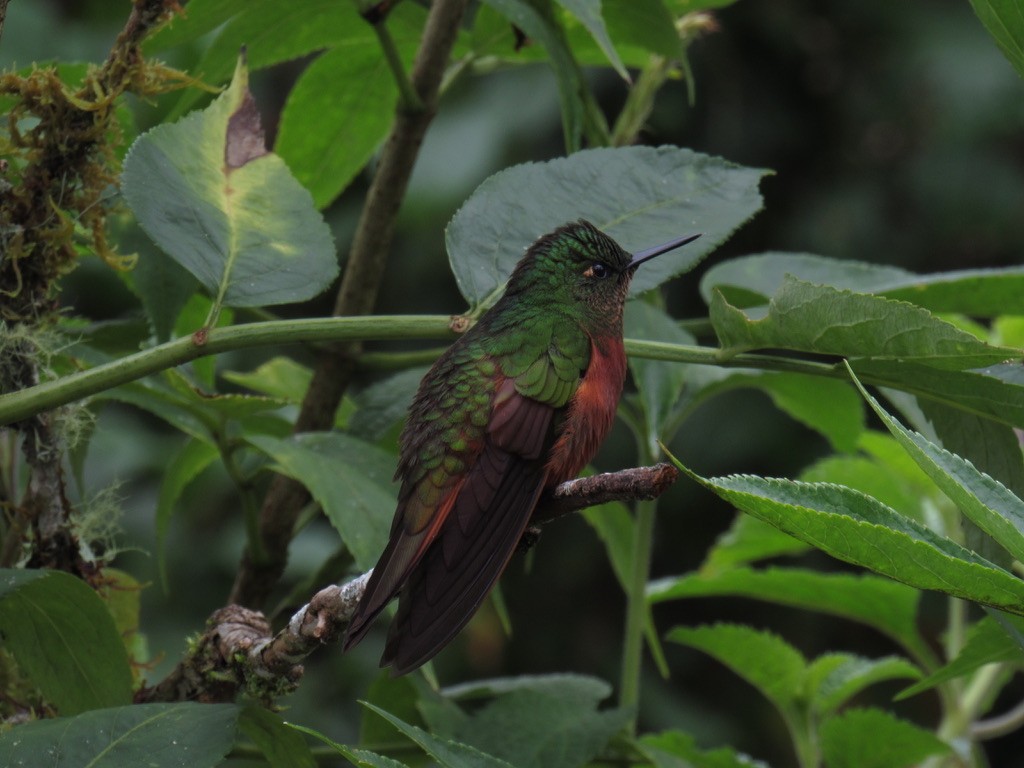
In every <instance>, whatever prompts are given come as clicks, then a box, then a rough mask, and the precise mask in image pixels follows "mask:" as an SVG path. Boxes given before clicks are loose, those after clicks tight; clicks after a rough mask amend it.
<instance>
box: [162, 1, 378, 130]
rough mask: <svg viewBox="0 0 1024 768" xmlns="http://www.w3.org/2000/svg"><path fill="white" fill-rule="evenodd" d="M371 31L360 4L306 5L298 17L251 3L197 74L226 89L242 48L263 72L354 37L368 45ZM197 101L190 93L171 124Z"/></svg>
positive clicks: (278, 7) (215, 42)
mask: <svg viewBox="0 0 1024 768" xmlns="http://www.w3.org/2000/svg"><path fill="white" fill-rule="evenodd" d="M189 13H190V14H191V11H190V12H189ZM368 26H369V25H367V24H366V22H364V21H363V20H362V19H361V18H360V17H359V14H358V8H357V7H356V4H355V3H337V2H331V1H330V0H305V2H303V6H302V13H294V9H293V8H288V7H285V6H282V5H280V4H275V3H272V2H267V1H266V0H259V1H258V2H252V3H248V4H247V5H246V7H245V8H244V9H242V12H241V13H238V14H235V15H234V16H233V18H231V20H230V21H229V22H228V23H226V24H224V25H223V26H221V27H220V29H219V30H218V32H217V36H216V38H215V39H214V40H213V42H212V43H211V44H210V45H209V46H208V47H207V48H206V53H205V54H203V57H202V58H201V59H200V61H199V63H198V64H196V65H195V66H194V67H193V70H192V71H194V72H197V73H199V74H200V75H201V77H202V78H203V80H204V81H206V82H208V83H223V82H224V81H226V80H227V79H228V78H229V77H231V72H232V69H233V68H234V65H235V58H236V54H237V52H238V51H239V50H241V49H242V48H245V49H246V51H247V52H248V55H249V64H250V66H251V67H252V68H253V69H254V70H258V69H262V68H264V67H269V66H271V65H273V64H279V63H281V62H284V61H291V60H294V59H298V58H300V57H302V56H307V55H309V54H311V53H313V52H315V51H318V50H321V49H323V48H330V47H333V46H335V45H342V46H343V45H345V44H346V43H347V42H348V40H349V39H350V38H351V37H355V38H356V39H366V38H367V35H366V32H367V29H366V28H367V27H368ZM374 47H377V46H376V45H375V46H374ZM198 97H199V93H198V92H196V91H195V90H192V91H186V92H185V93H184V94H183V95H182V97H181V98H180V99H179V100H178V103H177V104H176V105H175V106H174V109H173V110H171V113H170V116H171V118H172V119H174V118H177V117H180V116H181V115H182V114H184V113H185V112H186V111H187V110H188V109H189V108H190V107H191V106H192V105H193V104H195V102H196V101H197V100H198Z"/></svg>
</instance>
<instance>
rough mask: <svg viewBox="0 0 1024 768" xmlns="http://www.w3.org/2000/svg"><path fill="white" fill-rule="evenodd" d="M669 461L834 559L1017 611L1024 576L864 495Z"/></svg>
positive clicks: (1021, 606)
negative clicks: (706, 472)
mask: <svg viewBox="0 0 1024 768" xmlns="http://www.w3.org/2000/svg"><path fill="white" fill-rule="evenodd" d="M677 466H679V467H680V469H682V470H683V471H684V472H686V473H687V474H688V475H690V477H692V478H693V479H694V480H696V481H697V482H699V483H700V484H701V485H704V486H705V487H706V488H708V489H710V490H711V491H713V492H714V493H716V494H717V495H719V496H721V497H722V498H724V499H726V500H727V501H729V502H731V503H733V504H735V505H736V506H737V507H739V508H740V509H742V510H743V511H745V512H749V513H750V514H752V515H754V516H755V517H758V518H760V519H761V520H764V521H765V522H766V523H770V524H771V525H774V526H777V527H778V528H780V529H781V530H783V531H785V532H786V533H789V534H790V535H792V536H796V537H797V538H799V539H802V540H804V541H806V542H807V543H809V544H812V545H814V546H815V547H817V548H818V549H820V550H822V551H823V552H826V553H828V554H830V555H832V556H833V557H836V558H838V559H840V560H845V561H846V562H849V563H854V564H855V565H861V566H864V567H865V568H869V569H871V570H873V571H875V572H877V573H880V574H882V575H884V576H888V577H890V578H892V579H895V580H896V581H901V582H903V583H904V584H909V585H910V586H912V587H918V588H919V589H934V590H938V591H940V592H945V593H946V594H950V595H953V596H954V597H962V598H965V599H967V600H974V601H975V602H978V603H982V604H983V605H991V606H993V607H995V608H1002V609H1003V610H1007V611H1009V612H1011V613H1016V614H1024V582H1021V580H1020V579H1018V578H1016V577H1015V576H1013V575H1012V574H1010V573H1008V572H1007V571H1004V570H1003V569H1002V568H999V567H998V566H996V565H993V564H992V563H990V562H989V561H987V560H985V559H984V558H982V557H979V556H977V555H975V554H974V553H973V552H971V551H970V550H967V549H965V548H963V547H961V546H960V545H959V544H956V543H955V542H953V541H950V540H949V539H946V538H943V537H942V536H939V535H938V534H936V533H934V532H933V531H931V530H930V529H928V528H925V527H924V526H923V525H921V524H920V523H917V522H915V521H914V520H911V519H909V518H906V517H903V516H902V515H899V514H898V513H896V512H894V511H893V510H892V509H890V508H889V507H886V506H885V505H884V504H882V503H881V502H879V501H877V500H876V499H872V498H871V497H870V496H865V495H864V494H862V493H860V492H858V491H854V490H853V489H850V488H846V487H843V486H835V485H828V484H820V483H798V482H794V481H791V480H781V479H772V478H761V477H752V476H749V475H733V476H730V477H719V478H710V479H705V478H701V477H698V476H697V475H695V474H693V473H692V472H690V471H689V470H687V469H686V468H685V467H682V466H681V465H678V464H677Z"/></svg>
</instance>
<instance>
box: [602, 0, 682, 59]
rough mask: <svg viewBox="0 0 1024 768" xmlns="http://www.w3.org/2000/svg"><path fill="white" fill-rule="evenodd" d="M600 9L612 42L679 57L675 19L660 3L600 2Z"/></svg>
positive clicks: (648, 0) (634, 0) (647, 0)
mask: <svg viewBox="0 0 1024 768" xmlns="http://www.w3.org/2000/svg"><path fill="white" fill-rule="evenodd" d="M601 9H602V11H603V12H604V18H605V22H606V23H607V25H608V30H609V32H610V33H611V36H612V39H613V40H615V41H616V42H621V43H626V44H629V45H637V46H640V47H641V48H644V49H645V50H647V51H650V52H651V53H656V54H658V55H659V56H664V57H665V58H666V59H673V60H675V59H679V58H680V57H681V56H682V55H683V48H682V44H681V42H680V40H679V33H677V32H676V25H675V19H674V18H673V17H672V14H671V13H669V10H668V8H666V7H665V4H664V3H663V2H661V0H604V2H603V3H602V6H601Z"/></svg>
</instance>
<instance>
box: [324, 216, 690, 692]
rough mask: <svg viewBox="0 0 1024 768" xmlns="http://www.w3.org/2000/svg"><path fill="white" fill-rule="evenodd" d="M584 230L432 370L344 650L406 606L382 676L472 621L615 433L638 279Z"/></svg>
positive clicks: (547, 255)
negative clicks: (539, 511)
mask: <svg viewBox="0 0 1024 768" xmlns="http://www.w3.org/2000/svg"><path fill="white" fill-rule="evenodd" d="M699 236H700V235H690V236H688V237H681V238H678V239H676V240H673V241H671V242H668V243H665V244H663V245H659V246H657V247H654V248H650V249H648V250H645V251H641V252H640V253H637V254H632V255H631V254H629V253H627V252H626V251H625V250H623V249H622V248H621V247H620V246H619V245H618V243H616V242H615V241H614V240H612V239H611V238H610V237H608V236H607V235H606V234H604V233H603V232H601V231H600V230H598V229H597V228H596V227H594V226H593V225H592V224H590V223H588V222H586V221H579V222H576V223H573V224H568V225H566V226H563V227H561V228H559V229H557V230H555V231H554V232H552V233H550V234H548V235H545V236H544V237H542V238H540V239H539V240H538V241H537V242H535V243H534V244H533V245H532V246H530V248H529V249H528V250H527V252H526V255H525V256H524V257H523V259H522V260H521V261H520V262H519V264H518V265H517V266H516V268H515V270H514V271H513V273H512V276H511V277H510V278H509V281H508V285H507V287H506V289H505V293H504V295H503V296H502V297H501V299H499V300H498V302H497V303H496V304H495V305H494V306H493V307H492V308H491V309H489V310H488V311H487V312H485V313H484V314H483V316H481V318H480V320H479V321H478V322H477V324H476V325H474V326H473V327H472V328H471V329H470V330H469V331H467V332H466V334H465V335H463V336H462V337H461V338H459V340H458V341H456V342H455V343H454V344H453V345H452V346H451V347H450V348H449V349H448V350H447V351H446V352H445V353H444V354H443V355H442V356H441V357H440V358H439V359H438V361H437V362H436V363H435V364H434V366H433V367H432V368H431V369H430V371H429V372H428V373H427V375H426V376H424V378H423V381H422V382H421V383H420V386H419V391H418V392H417V393H416V398H415V400H414V401H413V404H412V407H411V408H410V411H409V418H408V421H407V423H406V425H405V429H404V430H403V432H402V436H401V438H400V445H401V454H400V460H399V463H398V470H397V471H396V473H395V479H396V480H401V488H400V490H399V492H398V508H397V510H396V512H395V519H394V522H393V523H392V526H391V538H390V540H389V541H388V544H387V547H386V548H385V549H384V553H383V554H382V555H381V557H380V560H379V561H378V563H377V565H376V567H374V569H373V574H372V575H371V577H370V579H369V581H368V583H367V586H366V590H365V591H364V593H363V596H362V599H361V600H360V602H359V605H358V606H357V608H356V611H355V614H354V615H353V617H352V620H351V622H350V624H349V628H348V633H347V636H346V638H345V646H344V647H345V649H346V650H348V649H349V648H351V647H352V646H354V645H355V644H356V643H358V642H359V641H360V640H361V639H362V638H363V637H364V636H365V634H366V632H367V631H368V630H369V628H370V624H371V622H372V621H373V619H374V618H375V617H376V616H377V614H379V613H380V612H381V611H382V610H383V609H384V607H385V606H386V605H387V604H388V603H389V602H390V601H391V600H392V598H394V597H395V596H396V595H398V598H399V599H398V613H397V615H396V616H395V619H394V621H393V622H392V624H391V627H390V630H389V632H388V639H387V643H386V645H385V648H384V655H383V657H382V658H381V666H391V667H392V672H393V673H394V674H395V675H400V674H405V673H406V672H409V671H411V670H413V669H415V668H417V667H418V666H420V665H421V664H423V663H425V662H426V661H428V660H429V659H431V658H432V657H433V656H434V655H435V654H436V653H437V652H438V651H440V650H441V649H442V648H443V647H444V646H445V645H446V644H447V643H448V642H449V641H450V640H451V639H452V638H453V637H454V636H455V635H456V634H457V633H458V632H459V630H461V629H462V627H464V626H465V625H466V623H467V622H468V621H469V620H470V618H472V616H473V614H474V613H475V612H476V609H477V608H478V607H479V605H480V603H481V602H482V601H483V599H484V598H485V597H486V596H487V594H488V592H490V590H491V588H492V587H493V586H494V583H495V582H496V581H497V579H498V577H499V576H500V575H501V573H502V571H504V570H505V566H506V565H507V563H508V561H509V558H510V557H511V556H512V553H513V552H514V551H515V548H516V544H517V543H518V542H519V539H520V537H521V536H522V535H523V531H524V530H525V529H526V526H527V524H528V523H529V520H530V516H531V515H532V514H533V511H534V508H535V507H536V506H537V501H538V499H539V498H540V496H541V493H542V492H543V491H544V490H545V489H550V488H553V487H554V486H556V485H558V484H559V483H562V482H564V481H566V480H570V479H572V478H573V477H575V476H576V475H577V474H578V473H579V471H580V470H581V469H583V467H584V466H586V464H587V463H588V462H589V461H590V460H591V459H592V458H593V456H594V454H595V453H596V452H597V449H598V448H599V447H600V445H601V443H602V441H603V440H604V438H605V437H606V436H607V434H608V430H609V429H610V428H611V425H612V421H613V419H614V417H615V409H616V406H617V405H618V402H619V396H620V395H621V393H622V385H623V382H624V381H625V378H626V355H625V352H624V350H623V342H622V312H623V307H624V305H625V301H626V294H627V291H628V289H629V283H630V280H631V279H632V277H633V274H634V273H635V272H636V269H637V267H638V266H640V264H642V263H643V262H645V261H647V260H648V259H651V258H654V257H655V256H658V255H659V254H662V253H665V252H666V251H670V250H672V249H674V248H678V247H679V246H681V245H685V244H686V243H688V242H690V241H692V240H695V239H696V238H697V237H699Z"/></svg>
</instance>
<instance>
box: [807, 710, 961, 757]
mask: <svg viewBox="0 0 1024 768" xmlns="http://www.w3.org/2000/svg"><path fill="white" fill-rule="evenodd" d="M949 751H950V748H949V745H948V744H945V743H944V742H942V741H941V740H940V739H938V738H937V737H936V736H935V735H934V734H932V733H931V732H930V731H926V730H924V729H923V728H920V727H918V726H916V725H914V724H912V723H909V722H907V721H906V720H900V719H899V718H897V717H895V716H894V715H891V714H889V713H888V712H883V711H882V710H880V709H851V710H847V711H846V712H844V713H843V714H841V715H839V716H838V717H834V718H831V719H829V720H828V721H826V722H825V723H824V724H823V725H822V727H821V753H822V756H823V757H824V758H825V763H826V765H828V767H829V768H911V767H912V766H917V765H920V764H921V763H922V761H923V760H924V759H925V758H926V757H928V756H929V755H938V754H945V753H947V752H949Z"/></svg>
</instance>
